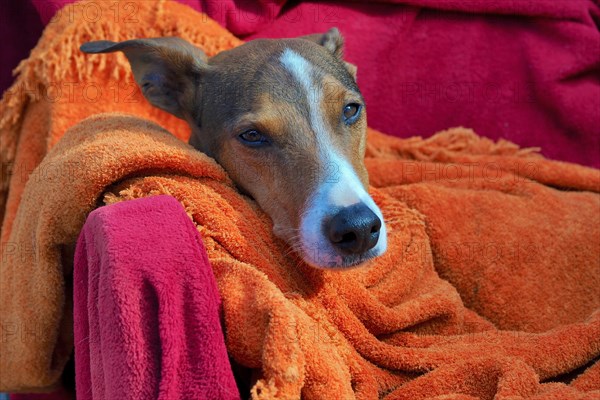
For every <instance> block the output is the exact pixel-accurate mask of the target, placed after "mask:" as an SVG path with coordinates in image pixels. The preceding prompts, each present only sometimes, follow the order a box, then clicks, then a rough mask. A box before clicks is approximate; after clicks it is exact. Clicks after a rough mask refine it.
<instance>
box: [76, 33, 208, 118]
mask: <svg viewBox="0 0 600 400" xmlns="http://www.w3.org/2000/svg"><path fill="white" fill-rule="evenodd" d="M80 49H81V51H83V52H85V53H91V54H97V53H112V52H115V51H122V52H123V53H124V54H125V56H126V57H127V59H128V60H129V63H130V64H131V69H132V71H133V76H134V78H135V81H136V82H137V84H138V86H139V87H140V89H141V90H142V93H143V94H144V96H145V97H146V99H148V101H149V102H150V103H151V104H152V105H154V106H156V107H158V108H160V109H162V110H165V111H167V112H169V113H171V114H173V115H175V116H176V117H179V118H182V119H186V116H187V115H193V112H194V108H193V107H194V104H195V99H196V96H197V91H198V90H199V83H198V82H199V79H200V77H201V76H202V74H203V73H205V72H206V70H207V69H208V64H207V57H206V54H204V53H203V52H202V50H200V49H198V48H197V47H195V46H193V45H192V44H190V43H188V42H186V41H185V40H183V39H180V38H177V37H163V38H156V39H135V40H126V41H124V42H119V43H116V42H111V41H108V40H100V41H96V42H88V43H85V44H84V45H82V46H81V48H80Z"/></svg>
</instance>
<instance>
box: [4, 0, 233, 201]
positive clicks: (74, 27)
mask: <svg viewBox="0 0 600 400" xmlns="http://www.w3.org/2000/svg"><path fill="white" fill-rule="evenodd" d="M166 3H167V2H166V0H160V1H158V2H149V1H140V2H129V3H126V4H121V3H118V4H119V5H118V7H121V9H120V10H119V11H120V12H118V11H116V9H115V4H116V3H115V1H113V0H101V1H97V0H85V1H81V2H78V3H74V4H68V5H66V6H65V7H64V8H63V9H61V10H59V11H58V12H57V14H56V15H55V16H54V18H53V19H52V20H51V21H50V23H49V24H48V26H47V27H46V29H45V30H44V33H43V35H42V38H41V39H40V41H39V43H47V44H48V45H46V46H40V45H38V46H36V47H35V48H34V49H33V50H32V51H31V54H30V56H29V57H28V58H27V59H25V60H23V61H21V62H20V63H19V65H18V66H17V68H15V70H14V71H13V75H15V76H17V78H16V80H15V83H14V84H13V85H12V86H11V88H9V89H8V90H7V91H6V92H4V94H3V96H2V100H0V142H1V143H2V149H1V150H0V163H1V165H2V166H3V167H4V166H6V165H9V164H11V163H12V161H13V160H14V157H15V152H16V148H17V143H18V135H19V129H18V124H19V122H20V118H21V116H22V115H23V114H24V110H25V108H26V107H27V104H29V102H34V101H36V100H39V99H40V97H41V96H42V95H44V96H47V97H48V98H51V97H52V96H51V94H50V92H51V90H52V89H53V86H54V85H56V84H58V83H64V82H68V83H71V82H82V81H87V80H89V79H93V78H95V77H98V76H99V75H105V77H106V78H109V79H112V80H132V79H133V77H132V75H131V70H130V67H129V63H128V62H127V59H126V58H125V56H124V55H123V54H121V53H118V54H117V57H116V60H115V59H111V60H110V62H108V61H109V58H108V56H106V55H99V56H93V57H91V56H89V55H87V54H84V53H82V52H81V51H80V50H79V47H80V46H81V45H82V44H83V43H85V42H88V41H92V40H101V39H103V40H112V41H115V42H118V41H123V40H127V39H134V38H143V37H160V36H179V37H181V38H183V39H185V40H187V41H189V42H191V43H193V44H194V45H196V46H198V47H200V48H202V49H203V50H204V52H206V54H207V55H208V56H209V57H210V56H212V55H214V54H216V53H217V52H218V51H219V49H222V48H230V47H234V46H237V45H240V44H241V43H242V41H240V40H238V39H237V38H235V37H234V36H231V35H230V36H223V35H221V36H216V37H215V36H212V35H215V33H213V32H210V31H209V32H206V31H203V30H202V21H200V23H199V24H198V29H190V28H189V24H180V23H179V22H180V21H178V20H177V19H176V18H174V17H173V15H174V13H171V12H165V5H166ZM125 5H129V6H128V7H133V8H132V9H131V10H133V11H135V12H134V13H132V12H131V11H130V12H125V11H126V10H124V9H123V8H124V7H125ZM178 6H180V7H185V6H183V5H178ZM86 9H90V10H94V15H95V14H98V15H100V16H102V18H99V19H98V20H97V21H96V20H94V18H92V17H88V18H84V17H82V18H79V22H78V23H73V21H72V19H73V18H74V17H79V16H81V15H82V12H83V11H82V10H86ZM90 14H91V11H90ZM128 14H130V15H128ZM203 17H205V16H204V15H203ZM206 18H207V20H208V17H206ZM140 21H157V23H140ZM158 21H160V23H158ZM128 22H130V23H128ZM136 22H137V23H136ZM204 22H205V23H206V22H207V21H204ZM110 57H111V58H112V57H114V55H110ZM109 68H110V70H108V69H109ZM4 186H5V183H4V180H3V181H2V184H1V185H0V190H2V189H1V188H3V187H4Z"/></svg>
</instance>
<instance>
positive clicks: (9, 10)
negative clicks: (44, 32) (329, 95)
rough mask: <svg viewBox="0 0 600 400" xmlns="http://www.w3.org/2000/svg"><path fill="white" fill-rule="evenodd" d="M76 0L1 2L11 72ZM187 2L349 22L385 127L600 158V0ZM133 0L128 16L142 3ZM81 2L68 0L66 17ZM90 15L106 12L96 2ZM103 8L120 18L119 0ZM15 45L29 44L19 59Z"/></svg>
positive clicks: (299, 21)
mask: <svg viewBox="0 0 600 400" xmlns="http://www.w3.org/2000/svg"><path fill="white" fill-rule="evenodd" d="M71 1H72V0H27V1H23V2H1V3H0V9H1V8H2V7H4V9H3V11H2V14H6V15H10V16H11V18H9V19H8V20H7V21H6V23H5V24H3V25H4V27H3V28H0V29H4V30H6V32H4V34H3V36H2V37H4V38H7V40H5V41H3V42H2V43H6V44H7V45H8V49H7V51H3V52H2V54H3V55H6V58H7V60H6V61H5V63H3V65H2V66H3V67H5V68H6V69H8V68H10V69H12V68H13V67H14V66H15V65H16V62H17V61H18V60H20V59H21V58H24V57H26V56H27V53H28V51H29V49H30V48H31V46H32V44H33V43H35V41H36V40H37V39H38V37H39V35H40V33H41V29H42V26H43V24H47V23H48V22H49V20H50V18H51V17H52V16H53V15H54V14H55V13H56V12H57V10H59V9H60V8H61V7H62V6H63V5H64V4H67V3H70V2H71ZM183 2H185V3H186V4H189V5H190V6H191V7H193V8H194V9H196V10H198V11H204V12H206V13H207V14H208V15H209V16H210V17H212V18H213V19H215V20H216V21H217V22H218V23H220V24H221V25H222V26H223V27H225V28H227V29H228V30H229V31H231V32H232V33H233V34H234V35H236V36H237V37H239V38H242V39H245V40H248V39H254V38H262V37H275V38H276V37H291V36H298V35H303V34H309V33H314V32H325V31H326V30H327V29H329V28H330V27H331V26H337V27H339V28H340V29H341V31H342V33H343V34H344V36H345V37H346V39H347V51H346V54H347V58H348V60H349V61H351V62H353V63H355V64H357V65H358V77H359V84H360V87H361V89H362V91H363V94H364V95H365V98H366V100H367V105H368V107H369V122H370V125H371V126H373V127H375V128H377V129H380V130H381V131H383V132H386V133H389V134H392V135H395V136H400V137H408V136H413V135H415V134H418V135H425V136H429V135H431V134H433V133H435V132H437V131H439V130H441V129H445V128H447V127H449V126H459V125H462V126H468V127H471V128H474V129H475V130H476V131H477V132H478V133H479V134H481V135H484V136H487V137H490V138H493V139H498V138H505V139H508V140H511V141H513V142H515V143H518V144H519V145H521V146H540V147H541V148H542V153H543V154H544V155H546V156H548V157H550V158H553V159H560V160H565V161H571V162H577V163H580V164H585V165H591V166H595V167H600V82H599V80H598V76H600V51H599V49H600V32H599V29H598V26H599V25H600V4H599V3H598V1H597V0H519V1H513V0H494V1H481V0H382V1H364V0H363V1H350V2H349V1H325V2H321V1H319V2H316V1H308V2H305V1H303V2H286V1H284V0H273V1H269V0H261V1H251V0H242V1H240V0H219V1H214V0H185V1H183ZM13 3H14V4H13ZM111 4H112V3H111ZM125 4H127V3H126V2H124V3H122V6H121V8H120V9H119V11H120V13H119V14H118V15H120V18H121V19H125V18H126V17H127V16H130V15H131V13H132V12H134V11H135V10H134V9H133V8H132V7H131V6H129V7H126V6H125ZM83 10H84V7H78V6H69V7H68V8H67V9H66V10H63V11H61V12H59V14H58V18H59V20H61V19H62V20H66V19H69V18H71V17H72V16H79V15H81V14H83ZM87 13H88V15H89V18H96V15H97V14H98V13H97V8H96V7H89V8H88V9H87ZM101 15H102V16H103V18H102V19H103V20H107V19H114V16H115V10H114V7H113V9H108V10H105V11H104V12H102V13H101ZM134 16H135V18H136V19H139V18H137V17H138V15H137V13H135V14H134ZM128 25H130V26H133V25H136V24H135V23H129V24H128ZM23 26H27V27H28V29H26V30H24V29H23ZM203 26H204V24H203V22H200V23H197V29H199V30H202V29H203ZM134 29H135V28H134ZM132 33H133V32H132ZM24 40H25V43H31V44H29V47H27V45H26V44H25V43H24ZM15 43H20V44H24V47H25V48H23V49H21V51H22V53H21V54H15V56H14V57H13V58H12V62H11V61H9V59H8V57H9V55H10V54H11V52H15V51H16V50H15V49H14V47H15V45H14V44H15ZM0 45H2V44H0ZM17 57H20V58H17ZM0 68H1V66H0ZM4 76H5V78H4V80H5V81H7V80H8V77H9V72H8V71H5V72H4ZM6 87H8V84H6V85H5V86H4V88H6ZM0 90H3V88H1V87H0Z"/></svg>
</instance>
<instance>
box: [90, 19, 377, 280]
mask: <svg viewBox="0 0 600 400" xmlns="http://www.w3.org/2000/svg"><path fill="white" fill-rule="evenodd" d="M81 49H82V51H84V52H87V53H109V52H114V51H122V52H123V53H125V55H126V56H127V58H128V60H129V62H130V64H131V67H132V70H133V74H134V77H135V80H136V82H137V83H138V85H139V86H140V88H141V90H142V93H143V94H144V96H145V97H146V98H147V99H148V101H150V103H152V104H153V105H154V106H156V107H159V108H161V109H163V110H165V111H167V112H169V113H171V114H174V115H175V116H177V117H179V118H182V119H184V120H185V121H187V122H188V124H189V125H190V127H191V128H192V136H191V138H190V144H191V145H192V146H193V147H194V148H196V149H197V150H199V151H202V152H204V153H206V154H207V155H209V156H211V157H213V158H215V159H216V160H217V162H219V164H220V165H221V166H223V168H224V169H225V170H226V171H227V172H228V173H229V175H230V177H231V178H232V180H233V181H234V182H235V183H236V184H237V186H238V187H239V188H240V190H242V191H243V192H245V193H247V194H248V195H250V196H251V197H253V198H254V199H255V200H256V201H257V203H258V204H259V206H260V207H261V208H262V209H263V210H264V211H265V212H266V213H267V214H268V215H269V216H270V217H271V219H272V220H273V232H274V233H275V235H276V236H278V237H279V238H281V239H283V240H284V241H286V242H287V243H288V244H289V245H290V246H292V247H293V248H294V250H296V251H297V252H298V253H299V254H300V255H301V257H302V258H303V259H304V260H305V261H306V262H307V263H309V264H311V265H313V266H315V267H321V268H344V267H350V266H355V265H359V264H361V263H362V262H364V261H367V260H369V259H372V258H374V257H376V256H379V255H381V254H383V253H384V252H385V251H386V247H387V234H386V226H385V222H384V219H383V215H382V214H381V211H380V209H379V207H377V205H376V204H375V202H374V201H373V200H372V198H371V197H370V196H369V194H368V192H367V188H368V175H367V170H366V168H365V165H364V162H363V158H364V154H365V146H366V112H365V104H364V99H363V97H362V95H361V93H360V91H359V89H358V87H357V85H356V68H355V67H354V66H353V65H351V64H348V63H346V62H344V61H343V59H342V52H343V39H342V37H341V35H340V33H339V31H338V30H337V29H336V28H332V29H331V30H329V31H328V32H326V33H325V34H319V35H310V36H305V37H300V38H293V39H277V40H254V41H251V42H248V43H246V44H244V45H242V46H239V47H236V48H234V49H231V50H228V51H224V52H221V53H219V54H217V55H215V56H213V57H211V58H207V57H206V55H205V54H204V53H203V52H202V51H201V50H200V49H198V48H196V47H194V46H192V45H191V44H190V43H188V42H186V41H184V40H182V39H179V38H156V39H136V40H128V41H124V42H120V43H115V42H110V41H97V42H89V43H86V44H84V45H83V46H82V47H81Z"/></svg>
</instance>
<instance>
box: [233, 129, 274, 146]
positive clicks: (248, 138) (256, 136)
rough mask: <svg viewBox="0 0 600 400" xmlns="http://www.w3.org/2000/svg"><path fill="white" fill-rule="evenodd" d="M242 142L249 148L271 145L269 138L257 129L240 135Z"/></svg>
mask: <svg viewBox="0 0 600 400" xmlns="http://www.w3.org/2000/svg"><path fill="white" fill-rule="evenodd" d="M239 138H240V140H241V141H242V143H244V144H245V145H247V146H252V147H258V146H262V145H265V144H267V143H269V141H268V140H267V138H266V137H265V136H264V135H263V134H262V133H260V132H259V131H257V130H255V129H249V130H247V131H245V132H243V133H241V134H240V135H239Z"/></svg>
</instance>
